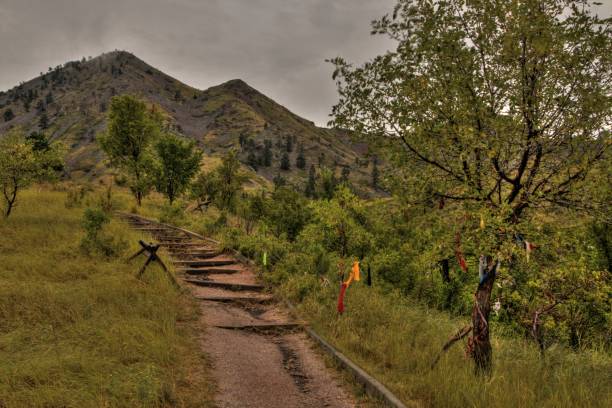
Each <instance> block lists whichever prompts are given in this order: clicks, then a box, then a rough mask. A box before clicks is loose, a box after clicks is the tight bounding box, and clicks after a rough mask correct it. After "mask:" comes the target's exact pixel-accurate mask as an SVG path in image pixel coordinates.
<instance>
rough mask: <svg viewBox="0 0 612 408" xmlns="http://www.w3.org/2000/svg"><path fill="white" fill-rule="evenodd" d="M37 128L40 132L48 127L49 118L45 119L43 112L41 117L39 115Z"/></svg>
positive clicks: (45, 115)
mask: <svg viewBox="0 0 612 408" xmlns="http://www.w3.org/2000/svg"><path fill="white" fill-rule="evenodd" d="M38 127H39V128H40V129H41V130H45V129H47V128H48V127H49V118H48V117H47V113H46V112H43V113H42V115H40V119H39V120H38Z"/></svg>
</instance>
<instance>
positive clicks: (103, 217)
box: [81, 208, 128, 257]
mask: <svg viewBox="0 0 612 408" xmlns="http://www.w3.org/2000/svg"><path fill="white" fill-rule="evenodd" d="M109 223H110V216H109V215H108V213H106V212H105V211H104V210H102V209H101V208H87V209H86V210H85V212H84V214H83V221H82V226H83V229H84V230H85V236H84V237H83V238H82V239H81V250H82V251H83V252H84V253H86V254H88V255H92V256H95V255H103V256H106V257H114V256H118V255H121V254H122V253H123V252H125V250H126V249H127V246H128V244H127V242H125V241H124V240H122V239H120V238H119V239H118V238H117V237H115V236H113V235H111V234H105V233H103V229H104V226H105V225H107V224H109Z"/></svg>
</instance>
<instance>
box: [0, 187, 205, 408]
mask: <svg viewBox="0 0 612 408" xmlns="http://www.w3.org/2000/svg"><path fill="white" fill-rule="evenodd" d="M65 196H66V194H65V193H61V192H50V191H34V190H30V191H26V192H25V193H24V194H22V195H21V196H20V201H19V205H18V207H17V208H16V210H15V212H14V214H13V215H12V216H11V218H9V219H8V220H1V221H0V407H3V408H9V407H15V408H17V407H19V408H21V407H75V408H76V407H79V408H81V407H163V406H185V407H186V406H190V407H191V406H194V407H196V406H202V407H206V406H210V398H211V385H210V383H209V382H208V381H207V380H206V373H205V371H204V367H205V361H204V360H203V356H202V355H201V354H200V353H199V350H200V349H199V346H198V344H197V341H198V338H197V336H198V333H197V331H196V329H197V328H196V323H197V309H196V306H195V305H194V304H193V303H191V301H190V300H189V298H188V297H187V296H184V295H182V294H180V293H178V292H177V291H175V290H174V289H173V288H172V286H171V285H170V284H169V282H168V281H167V278H166V277H165V275H164V274H163V272H162V271H161V270H159V269H158V268H157V267H155V266H154V267H152V268H150V269H148V270H147V272H146V274H145V277H146V283H143V282H141V281H139V280H137V279H136V278H135V277H134V275H135V272H136V271H137V269H138V267H139V263H141V262H143V260H142V259H141V260H139V261H135V263H133V264H128V263H127V262H126V256H127V255H129V254H130V253H131V252H135V251H136V250H137V245H136V243H137V240H138V239H139V238H140V237H139V235H138V234H134V233H132V232H130V231H128V230H127V227H126V226H124V225H122V224H120V223H118V222H117V221H115V220H114V221H112V222H111V224H109V225H107V226H106V227H105V231H104V233H105V234H107V235H109V236H113V237H115V238H117V239H118V240H119V241H123V242H126V243H129V246H128V247H126V248H125V251H124V253H123V255H122V256H117V257H112V258H108V257H104V256H97V255H95V254H93V255H88V254H86V253H85V252H84V251H83V250H82V249H81V248H80V241H81V239H82V237H83V235H84V231H83V230H82V227H81V218H82V214H83V208H79V207H76V208H70V209H67V208H65V206H64V201H65Z"/></svg>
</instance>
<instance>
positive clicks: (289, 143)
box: [285, 136, 293, 153]
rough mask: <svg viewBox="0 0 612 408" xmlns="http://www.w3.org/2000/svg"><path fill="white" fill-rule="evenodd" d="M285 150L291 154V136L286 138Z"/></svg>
mask: <svg viewBox="0 0 612 408" xmlns="http://www.w3.org/2000/svg"><path fill="white" fill-rule="evenodd" d="M285 149H286V150H287V153H291V152H292V151H293V138H292V137H291V136H287V138H286V140H285Z"/></svg>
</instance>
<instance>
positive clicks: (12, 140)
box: [0, 129, 61, 218]
mask: <svg viewBox="0 0 612 408" xmlns="http://www.w3.org/2000/svg"><path fill="white" fill-rule="evenodd" d="M60 164H61V160H60V158H59V150H58V149H55V148H51V147H47V148H40V149H39V148H38V147H37V145H36V144H35V143H31V142H30V141H29V140H27V139H26V137H25V135H24V133H23V131H22V130H21V129H16V130H12V131H11V132H9V133H8V134H7V135H5V136H4V137H3V138H2V139H0V186H1V187H2V195H3V198H4V202H5V209H4V216H5V217H6V218H8V217H9V216H10V215H11V212H12V210H13V208H14V207H15V204H16V202H17V195H18V194H19V192H20V191H21V190H23V189H24V188H26V187H28V186H29V185H30V184H31V183H33V182H35V181H39V180H43V179H46V178H51V177H53V176H54V169H57V168H58V167H60Z"/></svg>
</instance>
